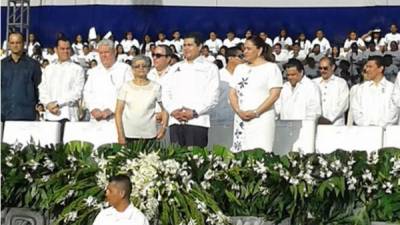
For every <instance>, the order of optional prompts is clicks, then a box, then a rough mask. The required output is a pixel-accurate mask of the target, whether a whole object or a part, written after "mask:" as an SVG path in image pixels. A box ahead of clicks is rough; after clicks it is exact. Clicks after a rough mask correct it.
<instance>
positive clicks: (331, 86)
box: [313, 57, 349, 125]
mask: <svg viewBox="0 0 400 225" xmlns="http://www.w3.org/2000/svg"><path fill="white" fill-rule="evenodd" d="M334 70H335V63H334V62H333V61H332V60H331V59H329V58H328V57H324V58H322V59H321V60H320V61H319V71H320V73H321V77H318V78H315V79H314V80H313V81H314V82H315V83H316V84H317V85H318V87H319V90H320V91H321V104H322V117H323V118H324V119H325V120H328V121H326V122H327V123H329V124H334V125H344V113H345V112H346V110H347V109H348V108H349V87H348V86H347V83H346V81H345V80H344V79H343V78H340V77H338V76H335V75H334V74H333V71H334Z"/></svg>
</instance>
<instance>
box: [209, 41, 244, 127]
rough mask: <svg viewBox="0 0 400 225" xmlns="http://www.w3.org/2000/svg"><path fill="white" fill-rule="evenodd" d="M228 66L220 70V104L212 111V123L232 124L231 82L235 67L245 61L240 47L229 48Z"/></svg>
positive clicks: (227, 51)
mask: <svg viewBox="0 0 400 225" xmlns="http://www.w3.org/2000/svg"><path fill="white" fill-rule="evenodd" d="M225 56H226V60H227V63H226V67H224V68H222V69H220V70H219V77H220V83H219V84H220V85H219V98H218V104H217V105H216V106H215V108H213V109H212V110H211V112H210V119H211V124H212V125H232V124H233V118H234V115H235V114H234V112H233V110H232V108H231V106H230V104H229V99H228V95H229V89H230V86H229V83H230V82H231V80H232V78H233V71H235V68H236V67H237V66H238V65H239V64H242V63H243V62H244V60H243V57H244V55H243V52H242V50H240V49H239V48H238V47H232V48H228V49H227V50H226V53H225Z"/></svg>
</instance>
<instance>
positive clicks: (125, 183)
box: [108, 174, 132, 199]
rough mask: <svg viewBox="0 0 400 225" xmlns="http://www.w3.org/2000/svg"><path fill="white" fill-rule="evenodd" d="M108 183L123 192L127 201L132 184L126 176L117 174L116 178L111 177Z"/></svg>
mask: <svg viewBox="0 0 400 225" xmlns="http://www.w3.org/2000/svg"><path fill="white" fill-rule="evenodd" d="M108 182H109V183H117V185H118V186H119V187H120V188H121V189H122V190H123V191H125V196H124V198H125V199H129V196H130V195H131V192H132V183H131V180H130V179H129V177H128V176H127V175H124V174H119V175H116V176H112V177H111V178H110V179H109V181H108Z"/></svg>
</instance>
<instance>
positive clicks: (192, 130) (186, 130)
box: [169, 124, 208, 148]
mask: <svg viewBox="0 0 400 225" xmlns="http://www.w3.org/2000/svg"><path fill="white" fill-rule="evenodd" d="M169 135H170V140H171V143H175V144H179V145H180V146H183V147H188V146H198V147H202V148H204V147H206V146H207V144H208V128H207V127H200V126H193V125H178V124H174V125H171V126H170V127H169Z"/></svg>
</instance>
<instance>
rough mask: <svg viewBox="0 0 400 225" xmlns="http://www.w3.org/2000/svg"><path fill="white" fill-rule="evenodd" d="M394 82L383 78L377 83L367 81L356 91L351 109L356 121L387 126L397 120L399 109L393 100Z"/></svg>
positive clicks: (359, 123)
mask: <svg viewBox="0 0 400 225" xmlns="http://www.w3.org/2000/svg"><path fill="white" fill-rule="evenodd" d="M393 88H394V84H393V83H391V82H389V81H388V80H386V78H384V77H383V78H382V80H381V81H380V82H379V83H378V84H375V83H374V82H373V81H366V82H364V83H363V84H361V85H360V86H359V87H358V89H357V92H356V93H355V96H354V99H353V104H352V106H351V110H352V113H353V117H354V121H355V123H356V124H357V125H360V126H382V127H385V126H387V125H390V124H395V123H396V122H397V116H398V114H397V109H396V107H395V105H394V104H393V102H392V99H391V97H392V93H393Z"/></svg>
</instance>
